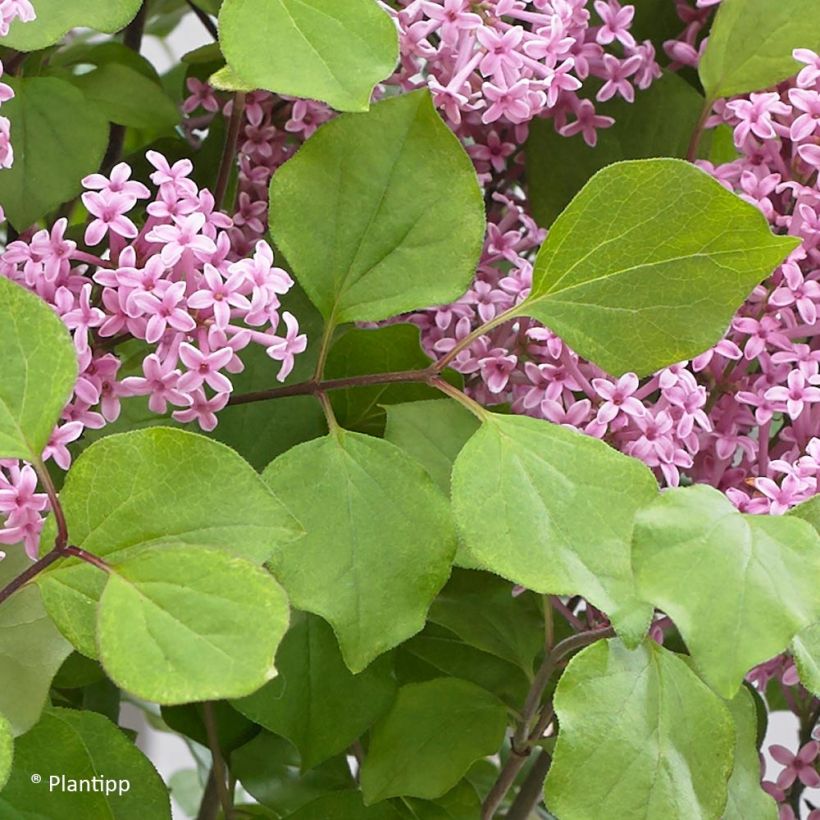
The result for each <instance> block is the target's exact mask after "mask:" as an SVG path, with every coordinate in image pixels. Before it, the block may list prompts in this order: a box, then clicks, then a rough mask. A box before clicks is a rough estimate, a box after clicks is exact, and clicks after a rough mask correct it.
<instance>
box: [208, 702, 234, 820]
mask: <svg viewBox="0 0 820 820" xmlns="http://www.w3.org/2000/svg"><path fill="white" fill-rule="evenodd" d="M202 720H203V722H204V723H205V732H206V733H207V735H208V746H209V748H210V750H211V758H212V763H211V766H212V768H211V774H212V776H213V778H214V780H215V781H216V791H217V794H218V795H219V802H220V804H221V805H222V813H223V814H224V815H225V820H233V801H232V800H231V795H230V793H229V792H228V775H227V770H226V768H225V761H224V759H223V757H222V750H221V749H220V748H219V734H218V732H217V727H216V715H215V714H214V705H213V703H211V701H209V700H208V701H205V702H204V703H203V704H202Z"/></svg>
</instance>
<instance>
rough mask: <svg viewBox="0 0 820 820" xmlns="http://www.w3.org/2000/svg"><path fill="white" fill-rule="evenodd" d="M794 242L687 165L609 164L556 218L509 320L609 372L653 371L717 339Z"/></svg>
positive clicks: (677, 162) (675, 162)
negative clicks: (521, 319)
mask: <svg viewBox="0 0 820 820" xmlns="http://www.w3.org/2000/svg"><path fill="white" fill-rule="evenodd" d="M704 214H708V218H704ZM798 241H799V240H797V239H796V238H795V237H786V236H774V235H773V234H772V233H771V231H770V230H769V226H768V223H767V222H766V219H765V217H764V216H763V215H762V214H761V213H760V211H759V210H758V209H757V208H755V207H754V206H753V205H749V204H748V203H747V202H744V201H743V200H741V199H740V198H738V197H736V196H735V195H734V194H732V193H730V192H729V191H727V190H726V189H725V188H724V187H723V186H722V185H721V184H720V183H719V182H717V181H716V180H715V179H713V178H712V177H710V176H709V175H708V174H706V173H705V172H703V171H701V170H700V169H699V168H696V167H695V166H694V165H691V164H689V163H687V162H682V161H680V160H674V159H651V160H635V161H630V162H620V163H616V164H615V165H610V166H609V167H607V168H605V169H604V170H603V171H600V172H599V173H597V174H596V175H595V176H594V177H593V178H592V179H591V180H590V181H589V182H588V183H587V184H586V185H585V186H584V188H583V189H582V190H581V192H580V193H579V194H578V195H577V196H576V197H575V199H573V200H572V202H571V203H570V205H569V207H567V209H566V210H565V211H564V212H563V213H562V214H561V216H560V217H558V219H556V220H555V223H554V224H553V226H552V228H551V230H550V232H549V236H548V237H547V240H546V242H545V243H544V245H543V246H542V247H541V250H540V252H539V254H538V258H537V259H536V263H535V270H534V272H533V286H532V292H531V294H530V295H529V297H527V299H525V300H524V301H523V302H522V303H521V304H520V305H519V306H518V307H517V308H516V314H517V315H523V316H532V317H534V318H535V319H538V320H539V321H542V322H544V323H545V324H546V325H547V326H548V327H550V328H551V329H552V330H554V331H555V332H556V333H558V334H559V335H560V336H561V337H562V338H563V339H564V340H565V341H566V342H567V344H569V345H571V346H572V347H573V348H574V349H575V350H576V351H577V352H578V353H579V354H580V355H582V356H584V357H585V358H588V359H590V360H591V361H593V362H595V363H596V364H598V365H600V366H601V367H602V368H604V370H607V371H609V372H610V373H624V372H627V371H635V372H636V373H638V374H639V375H643V374H648V373H652V372H654V371H656V370H658V369H660V368H661V367H665V366H666V365H669V364H672V363H674V362H678V361H681V360H682V359H688V358H691V357H692V356H693V355H696V354H698V353H701V352H703V351H704V350H706V349H707V348H708V347H709V346H710V345H712V344H714V343H716V342H717V341H718V340H719V339H720V338H721V336H722V335H723V333H724V332H725V330H726V327H727V325H728V324H729V322H730V320H731V318H732V316H733V315H734V313H735V312H736V310H737V308H738V307H739V306H740V305H741V304H742V302H743V300H744V299H745V297H746V296H747V295H748V294H749V292H750V291H751V290H752V288H754V286H755V285H757V284H758V283H759V282H760V281H761V280H762V279H763V278H765V277H766V276H768V275H769V274H770V273H771V272H772V270H773V269H774V268H775V267H777V265H779V264H780V262H782V261H783V259H784V258H785V257H786V256H787V255H788V254H789V252H790V251H792V250H794V248H795V247H797V244H798Z"/></svg>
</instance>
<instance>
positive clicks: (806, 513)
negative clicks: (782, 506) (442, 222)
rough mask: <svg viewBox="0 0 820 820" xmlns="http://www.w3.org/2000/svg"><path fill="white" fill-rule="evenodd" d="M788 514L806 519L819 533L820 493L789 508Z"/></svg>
mask: <svg viewBox="0 0 820 820" xmlns="http://www.w3.org/2000/svg"><path fill="white" fill-rule="evenodd" d="M788 514H789V515H793V516H795V518H802V519H803V520H804V521H808V522H809V524H811V525H812V527H814V529H816V530H817V532H818V533H820V495H816V496H814V498H810V499H809V500H808V501H804V502H803V503H802V504H798V505H797V506H796V507H793V508H792V509H791V510H789V512H788Z"/></svg>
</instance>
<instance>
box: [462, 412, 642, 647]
mask: <svg viewBox="0 0 820 820" xmlns="http://www.w3.org/2000/svg"><path fill="white" fill-rule="evenodd" d="M656 493H657V484H656V483H655V479H654V477H653V475H652V473H651V472H650V471H649V469H648V468H647V467H645V466H644V465H643V464H642V463H641V462H640V461H638V460H637V459H633V458H630V457H629V456H624V455H622V454H621V453H618V452H616V451H615V450H613V449H612V448H611V447H609V446H608V445H606V444H604V443H603V442H602V441H598V440H597V439H594V438H592V437H590V436H585V435H583V434H582V433H578V432H576V431H574V430H568V429H566V428H564V427H560V426H558V425H554V424H550V423H549V422H545V421H542V420H540V419H533V418H529V417H527V416H501V415H488V417H487V419H486V420H485V421H484V423H483V424H482V425H481V428H480V429H479V431H478V432H477V433H476V434H475V435H474V436H473V437H472V438H471V439H470V440H469V441H468V442H467V444H466V445H465V446H464V449H463V450H462V451H461V453H460V454H459V456H458V458H457V459H456V463H455V467H454V468H453V512H454V514H455V518H456V522H457V524H458V526H459V529H460V532H461V534H462V536H463V537H464V540H465V543H466V545H467V549H468V552H469V553H470V554H471V555H472V556H473V557H474V558H475V559H476V561H477V562H478V563H479V564H480V565H481V566H483V567H485V568H486V569H488V570H490V571H491V572H494V573H496V574H497V575H501V576H502V577H503V578H507V579H508V580H510V581H513V582H514V583H516V584H521V585H523V586H525V587H527V588H528V589H532V590H535V591H536V592H540V593H552V594H556V595H576V594H579V595H583V596H584V597H586V598H588V599H589V600H590V601H591V602H592V603H593V604H594V605H595V606H596V607H598V608H599V609H602V610H604V611H605V612H607V613H608V614H609V616H610V618H612V620H613V623H614V624H615V626H616V628H618V629H619V630H623V632H624V634H625V635H626V636H627V637H628V638H629V639H630V640H631V641H633V642H634V641H638V640H640V638H641V637H642V635H643V634H644V633H645V632H646V629H647V627H648V625H649V618H650V612H649V608H648V607H646V606H644V605H643V604H640V603H639V602H638V601H637V599H636V595H635V590H634V580H633V577H632V569H631V564H630V553H631V547H630V545H631V540H632V526H633V520H634V516H635V512H636V511H637V510H638V508H639V507H641V506H642V505H644V504H647V503H649V502H650V501H651V500H652V499H653V498H654V497H655V494H656Z"/></svg>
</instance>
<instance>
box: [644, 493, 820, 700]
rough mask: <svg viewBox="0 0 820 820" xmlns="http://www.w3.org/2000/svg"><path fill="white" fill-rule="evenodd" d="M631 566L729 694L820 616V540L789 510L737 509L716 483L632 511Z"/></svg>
mask: <svg viewBox="0 0 820 820" xmlns="http://www.w3.org/2000/svg"><path fill="white" fill-rule="evenodd" d="M633 566H634V568H635V574H636V578H637V580H638V588H639V590H640V592H641V594H642V595H643V596H644V598H645V599H646V600H648V601H651V602H652V603H653V604H654V605H655V606H657V607H659V608H660V609H662V610H663V611H664V612H666V614H667V615H669V617H671V618H672V620H673V621H674V622H675V625H676V626H677V628H678V630H679V631H680V633H681V636H682V637H683V639H684V641H685V642H686V645H687V647H688V649H689V652H690V654H691V656H692V658H693V660H694V662H695V665H696V666H697V668H698V670H699V671H700V672H701V673H702V675H703V677H704V679H705V680H706V681H707V682H708V683H709V684H710V685H711V686H712V687H713V688H714V689H715V690H716V691H717V692H719V693H720V694H721V695H723V696H724V697H726V698H731V697H733V696H734V694H735V693H736V692H737V689H738V687H739V686H740V684H741V682H742V680H743V677H744V675H745V674H746V673H747V672H748V671H749V670H750V669H751V668H752V667H753V666H755V665H757V664H759V663H762V662H763V661H765V660H767V659H769V658H771V657H773V656H774V655H777V654H778V653H779V652H782V651H783V650H785V649H786V647H787V646H788V644H789V641H791V639H792V638H793V637H794V635H795V634H797V633H798V632H799V631H800V630H801V629H803V627H805V626H808V625H809V624H811V623H813V622H814V621H816V620H817V619H818V617H820V597H818V595H817V590H818V589H820V541H818V535H817V533H816V532H815V531H814V530H813V529H812V528H811V527H810V526H809V525H808V524H806V523H805V522H803V521H800V520H799V519H796V518H791V517H787V516H768V515H742V514H741V513H739V512H738V511H737V510H736V509H735V507H734V506H733V505H732V503H731V502H730V501H729V500H728V499H727V498H726V497H725V496H724V495H723V493H721V492H719V491H718V490H715V489H713V488H712V487H708V486H706V485H703V484H700V485H696V486H693V487H686V488H682V489H677V490H669V491H667V492H666V493H664V494H663V495H661V496H660V497H659V498H658V499H657V500H656V501H655V502H654V503H653V504H652V505H650V506H648V507H646V508H645V509H643V510H641V511H640V512H639V513H638V517H637V522H636V526H635V542H634V547H633Z"/></svg>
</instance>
